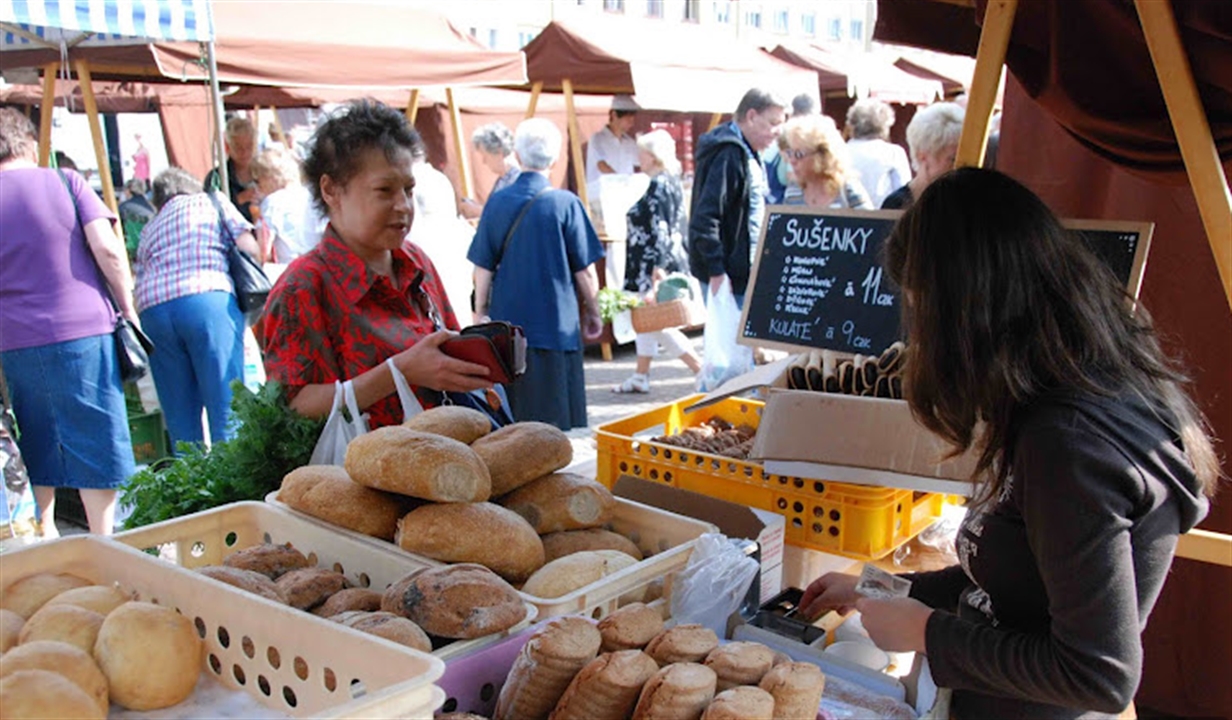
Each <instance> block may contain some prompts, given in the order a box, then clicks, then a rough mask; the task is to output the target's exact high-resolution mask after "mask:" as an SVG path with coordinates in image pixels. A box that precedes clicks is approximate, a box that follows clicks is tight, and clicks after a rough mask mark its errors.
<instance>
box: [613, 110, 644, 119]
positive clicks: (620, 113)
mask: <svg viewBox="0 0 1232 720" xmlns="http://www.w3.org/2000/svg"><path fill="white" fill-rule="evenodd" d="M609 112H610V113H611V114H612V115H615V116H616V117H618V118H622V117H629V116H630V115H636V114H637V111H636V110H610V111H609Z"/></svg>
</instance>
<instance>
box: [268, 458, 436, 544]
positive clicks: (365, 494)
mask: <svg viewBox="0 0 1232 720" xmlns="http://www.w3.org/2000/svg"><path fill="white" fill-rule="evenodd" d="M278 502H281V503H284V504H286V505H287V506H288V507H290V508H293V509H295V510H298V511H300V512H302V513H304V514H305V515H311V516H313V517H315V518H320V519H321V520H324V521H325V522H327V523H329V524H331V525H337V526H338V527H341V528H346V529H347V530H354V531H355V532H358V533H363V534H364V535H371V536H372V537H376V538H380V539H382V540H393V539H394V532H395V531H396V530H397V529H398V519H399V518H401V517H402V516H403V515H405V514H406V513H407V512H408V511H409V510H410V505H411V504H412V503H411V501H410V499H409V498H406V497H403V496H401V495H394V494H392V493H386V492H381V491H380V490H373V489H372V488H369V487H364V486H363V485H360V484H359V483H357V482H354V481H353V480H351V476H350V475H348V474H347V471H346V470H343V469H342V468H340V467H338V466H337V465H305V466H304V467H301V468H296V469H295V470H292V471H291V472H290V473H288V474H287V476H286V477H284V478H283V479H282V487H281V488H280V489H279V490H278Z"/></svg>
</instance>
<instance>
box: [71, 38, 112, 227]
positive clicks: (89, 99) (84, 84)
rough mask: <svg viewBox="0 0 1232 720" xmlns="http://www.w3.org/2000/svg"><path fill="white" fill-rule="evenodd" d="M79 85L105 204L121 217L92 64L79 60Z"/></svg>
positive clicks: (77, 65) (77, 64)
mask: <svg viewBox="0 0 1232 720" xmlns="http://www.w3.org/2000/svg"><path fill="white" fill-rule="evenodd" d="M76 67H77V83H78V84H79V85H80V86H81V100H82V103H83V104H84V105H85V106H86V117H87V118H88V119H89V121H90V136H91V137H92V138H93V140H94V159H95V160H97V161H98V174H99V180H101V181H102V183H103V202H104V203H106V204H107V207H109V208H111V212H113V213H115V215H116V217H119V216H120V205H119V203H117V202H116V194H115V185H113V184H112V182H111V162H110V161H109V160H108V159H107V146H106V144H105V143H104V141H103V127H102V125H100V124H99V121H98V103H96V102H95V101H94V85H93V84H92V83H91V81H90V64H89V63H88V62H86V61H85V60H78V61H77V63H76Z"/></svg>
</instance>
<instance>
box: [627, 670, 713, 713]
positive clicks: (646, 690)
mask: <svg viewBox="0 0 1232 720" xmlns="http://www.w3.org/2000/svg"><path fill="white" fill-rule="evenodd" d="M715 680H716V678H715V675H714V671H713V670H711V669H710V668H708V667H706V666H705V665H699V664H697V663H691V662H680V663H674V664H671V665H668V666H667V667H665V668H663V669H662V670H660V671H659V672H657V673H655V674H654V676H652V677H651V678H650V680H647V681H646V686H645V687H643V688H642V694H641V697H639V698H638V700H637V707H636V708H635V709H634V710H633V720H699V718H701V716H702V712H703V711H704V710H705V709H706V706H707V705H709V704H710V701H711V700H713V699H714V686H715Z"/></svg>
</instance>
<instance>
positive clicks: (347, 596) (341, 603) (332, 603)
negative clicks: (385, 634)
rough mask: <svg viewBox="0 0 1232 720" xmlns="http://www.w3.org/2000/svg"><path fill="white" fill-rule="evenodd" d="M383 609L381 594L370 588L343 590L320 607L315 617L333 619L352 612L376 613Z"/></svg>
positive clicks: (331, 596)
mask: <svg viewBox="0 0 1232 720" xmlns="http://www.w3.org/2000/svg"><path fill="white" fill-rule="evenodd" d="M380 609H381V593H379V592H377V591H376V590H371V589H369V588H343V589H342V590H339V591H338V592H336V593H334V594H333V595H330V596H329V597H328V598H327V599H326V600H325V602H323V603H321V604H320V605H318V606H317V607H316V608H315V609H314V610H313V611H312V614H313V615H320V616H321V617H333V616H334V615H337V614H338V613H342V612H347V611H350V610H363V611H366V612H374V611H376V610H380Z"/></svg>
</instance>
